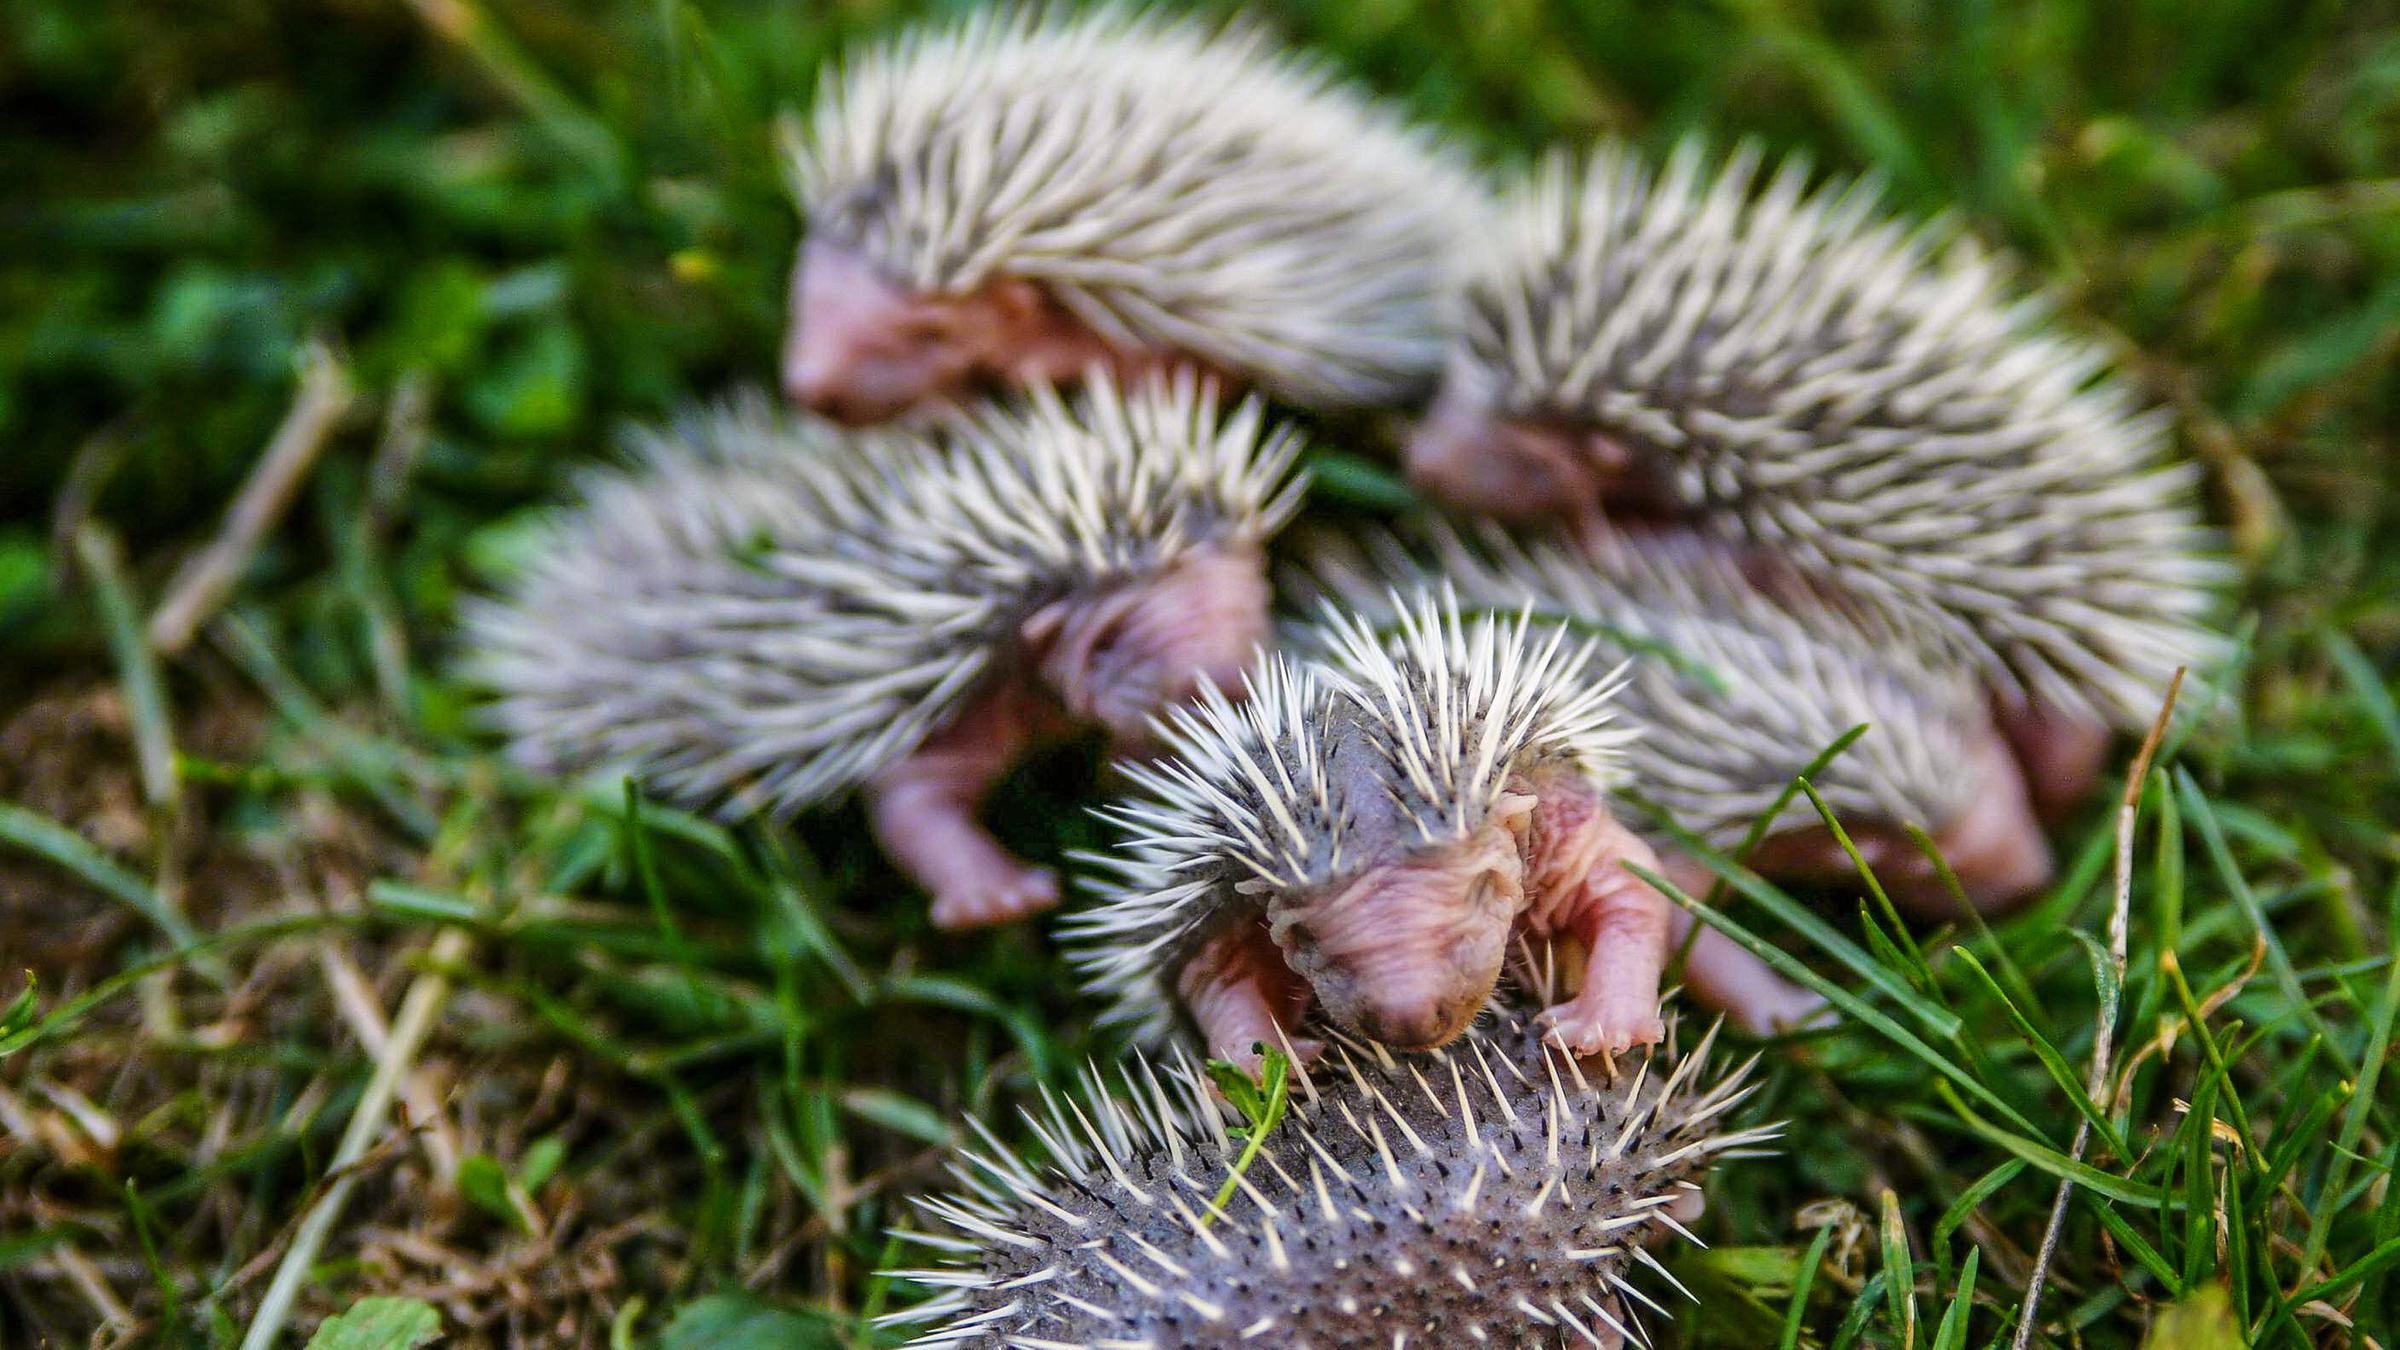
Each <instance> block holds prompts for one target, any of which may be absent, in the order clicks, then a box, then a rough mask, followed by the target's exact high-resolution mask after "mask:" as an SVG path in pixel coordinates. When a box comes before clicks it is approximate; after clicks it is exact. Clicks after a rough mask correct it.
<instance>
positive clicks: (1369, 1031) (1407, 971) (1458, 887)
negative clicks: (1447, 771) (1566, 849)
mask: <svg viewBox="0 0 2400 1350" xmlns="http://www.w3.org/2000/svg"><path fill="white" fill-rule="evenodd" d="M1355 786H1356V787H1358V788H1360V789H1365V790H1373V785H1371V784H1358V785H1355ZM1532 804H1533V799H1532V798H1530V797H1527V796H1524V795H1523V794H1518V793H1509V794H1504V797H1503V799H1502V801H1501V803H1500V804H1499V806H1498V808H1497V809H1496V810H1495V812H1494V816H1493V818H1492V819H1491V820H1489V821H1487V822H1485V823H1484V824H1481V825H1478V826H1476V827H1474V828H1473V829H1471V830H1470V831H1469V832H1468V833H1467V834H1466V835H1464V836H1463V837H1460V838H1456V839H1449V840H1444V841H1442V842H1441V843H1439V844H1434V845H1419V846H1416V847H1413V848H1408V849H1405V850H1403V851H1401V852H1399V853H1398V854H1397V855H1396V856H1394V857H1391V858H1390V859H1388V860H1382V861H1376V862H1372V863H1369V864H1368V865H1366V866H1364V867H1362V868H1360V869H1359V870H1358V871H1357V872H1355V873H1352V874H1350V875H1347V876H1344V877H1341V878H1339V879H1336V880H1333V881H1329V882H1327V883H1326V884H1324V885H1322V886H1320V887H1317V888H1313V889H1309V890H1297V891H1283V892H1279V893H1277V894H1276V895H1275V896H1274V897H1273V898H1272V899H1271V900H1270V901H1269V902H1268V905H1267V926H1268V931H1269V933H1270V934H1271V935H1272V936H1273V938H1274V940H1275V945H1276V946H1277V947H1279V948H1281V949H1282V951H1283V954H1284V959H1285V961H1286V962H1288V963H1289V964H1290V965H1291V967H1292V969H1293V971H1294V972H1296V973H1297V974H1299V975H1300V976H1301V978H1303V979H1305V980H1307V981H1308V984H1309V987H1310V988H1311V990H1313V991H1314V993H1315V995H1316V998H1317V1002H1318V1004H1319V1005H1320V1006H1322V1007H1323V1008H1324V1010H1325V1014H1326V1016H1328V1017H1330V1018H1332V1019H1333V1021H1334V1023H1335V1024H1336V1025H1338V1026H1341V1027H1343V1028H1346V1029H1347V1030H1349V1031H1352V1032H1355V1033H1356V1034H1358V1035H1361V1036H1365V1037H1367V1038H1368V1039H1370V1040H1373V1041H1376V1042H1378V1043H1380V1044H1383V1045H1388V1046H1391V1047H1393V1048H1394V1049H1400V1050H1424V1049H1430V1048H1432V1047H1434V1046H1439V1045H1446V1044H1448V1043H1449V1042H1451V1041H1453V1040H1455V1039H1457V1038H1458V1037H1459V1036H1460V1035H1462V1034H1463V1033H1464V1032H1465V1031H1466V1029H1467V1028H1468V1027H1469V1026H1470V1025H1472V1024H1473V1023H1474V1021H1475V1018H1476V1016H1477V1015H1478V1014H1479V1013H1481V1012H1482V1011H1483V1009H1484V1007H1485V1006H1486V1005H1487V1004H1488V1003H1489V1002H1490V1001H1491V997H1492V991H1493V989H1494V988H1496V987H1497V986H1498V984H1499V982H1500V971H1501V967H1502V966H1503V965H1504V964H1505V963H1506V961H1507V957H1508V938H1509V932H1510V930H1511V929H1512V928H1513V927H1514V925H1515V923H1516V920H1517V917H1518V915H1519V914H1521V913H1522V912H1523V910H1524V907H1525V869H1524V861H1523V855H1522V853H1521V852H1520V848H1521V841H1522V837H1523V834H1524V829H1525V825H1524V822H1525V818H1526V815H1527V813H1528V812H1529V811H1530V809H1531V807H1532Z"/></svg>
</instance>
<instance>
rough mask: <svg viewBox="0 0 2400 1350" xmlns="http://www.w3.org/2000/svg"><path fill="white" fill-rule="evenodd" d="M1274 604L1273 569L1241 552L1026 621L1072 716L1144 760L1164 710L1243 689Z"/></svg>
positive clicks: (1206, 551) (1080, 599)
mask: <svg viewBox="0 0 2400 1350" xmlns="http://www.w3.org/2000/svg"><path fill="white" fill-rule="evenodd" d="M1269 602H1270V596H1269V594H1268V590H1267V575H1266V565H1265V563H1264V561H1263V560H1262V559H1261V558H1260V557H1259V555H1258V551H1257V550H1256V549H1255V548H1253V547H1250V546H1248V545H1245V544H1240V543H1235V544H1230V545H1221V546H1215V547H1208V548H1202V549H1195V550H1193V551H1191V552H1188V553H1186V554H1184V555H1183V556H1182V557H1180V558H1178V559H1176V560H1175V561H1174V562H1173V563H1171V564H1169V565H1168V566H1166V567H1165V568H1163V569H1161V570H1159V571H1157V572H1155V573H1152V574H1149V575H1147V576H1144V577H1141V578H1140V579H1138V580H1134V581H1128V582H1123V583H1120V584H1118V585H1116V586H1114V587H1111V588H1109V589H1107V590H1105V591H1102V592H1100V593H1098V594H1094V595H1081V596H1074V597H1069V598H1066V599H1061V600H1056V601H1053V602H1051V603H1050V604H1048V605H1044V606H1043V607H1042V608H1040V609H1039V610H1036V611H1035V612H1034V613H1033V615H1032V617H1030V618H1029V619H1027V620H1026V621H1025V624H1024V627H1023V629H1022V636H1023V637H1024V639H1025V640H1026V642H1027V644H1028V645H1029V646H1030V647H1031V648H1032V649H1033V650H1034V652H1035V653H1036V654H1037V658H1036V659H1037V664H1038V666H1039V668H1040V670H1041V673H1042V678H1043V680H1044V681H1045V682H1046V683H1047V684H1048V685H1049V686H1050V688H1051V689H1052V690H1053V691H1055V692H1056V693H1057V695H1058V697H1059V700H1060V701H1061V702H1062V703H1064V704H1065V705H1066V707H1067V711H1068V712H1070V713H1072V714H1074V715H1075V717H1076V718H1077V719H1079V720H1083V721H1092V722H1098V723H1099V724H1101V725H1102V726H1104V727H1106V728H1108V731H1109V734H1110V736H1111V737H1112V738H1113V740H1114V741H1115V743H1116V745H1117V747H1118V749H1119V750H1120V751H1125V752H1138V751H1139V750H1140V749H1142V748H1143V747H1144V746H1146V745H1147V744H1148V743H1149V734H1150V730H1151V719H1152V718H1154V717H1155V716H1157V714H1158V712H1159V710H1160V709H1162V708H1171V707H1174V706H1176V705H1178V704H1182V703H1186V702H1189V701H1190V700H1191V699H1193V698H1195V697H1197V696H1198V695H1199V693H1200V692H1201V691H1202V690H1203V689H1215V690H1220V691H1230V690H1234V689H1238V688H1240V687H1241V679H1242V672H1243V671H1244V670H1245V669H1247V668H1248V667H1249V665H1250V663H1251V661H1252V659H1253V658H1254V657H1256V655H1257V654H1258V649H1259V646H1260V644H1261V643H1263V642H1265V641H1266V639H1267V609H1268V605H1269Z"/></svg>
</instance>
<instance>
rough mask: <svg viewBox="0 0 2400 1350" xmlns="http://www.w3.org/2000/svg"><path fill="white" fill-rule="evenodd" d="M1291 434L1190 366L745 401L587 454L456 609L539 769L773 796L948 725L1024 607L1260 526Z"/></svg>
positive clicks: (1277, 492)
mask: <svg viewBox="0 0 2400 1350" xmlns="http://www.w3.org/2000/svg"><path fill="white" fill-rule="evenodd" d="M1297 451H1298V443H1297V439H1296V437H1295V436H1294V435H1293V434H1292V433H1291V432H1290V431H1288V430H1286V429H1281V428H1275V429H1270V428H1269V427H1267V426H1266V424H1265V420H1264V414H1263V412H1262V411H1261V409H1260V408H1259V406H1258V405H1257V403H1256V402H1255V401H1251V402H1245V403H1243V404H1242V405H1241V406H1239V407H1238V408H1236V409H1235V410H1234V411H1232V412H1231V413H1230V414H1221V413H1220V410H1219V408H1218V404H1217V399H1216V396H1215V395H1214V393H1213V392H1211V391H1210V389H1208V388H1207V387H1206V386H1205V385H1204V384H1203V383H1202V382H1200V381H1197V380H1195V379H1192V378H1190V377H1188V376H1185V377H1181V378H1178V379H1175V380H1173V381H1171V382H1170V381H1153V382H1149V383H1146V384H1144V385H1142V386H1140V387H1138V388H1137V389H1135V390H1133V391H1132V392H1130V393H1121V392H1120V391H1119V390H1118V389H1117V388H1116V386H1115V385H1114V384H1113V383H1111V382H1109V381H1107V380H1105V379H1102V380H1096V381H1095V382H1094V383H1093V384H1092V385H1091V386H1090V387H1089V388H1088V389H1087V390H1086V391H1085V392H1084V393H1083V394H1082V395H1080V396H1078V397H1077V398H1076V399H1075V400H1074V401H1073V402H1071V403H1070V402H1068V401H1066V400H1063V399H1061V398H1060V397H1058V396H1057V395H1056V394H1054V393H1051V392H1049V391H1047V390H1040V391H1036V392H1034V393H1033V394H1032V395H1030V396H1029V397H1028V398H1027V399H1026V400H1024V401H1023V402H1021V403H1019V404H1017V405H1014V406H1010V407H1005V408H992V409H987V410H985V411H983V412H981V413H980V414H978V415H977V416H976V417H975V418H974V419H973V420H971V421H963V422H960V423H957V424H955V425H953V426H950V427H948V428H945V429H943V430H941V431H939V432H935V433H928V434H925V435H906V436H900V435H892V436H879V437H864V438H861V437H845V436H843V435H842V434H840V433H837V432H834V431H832V430H830V429H828V428H826V427H824V426H822V425H821V424H818V423H814V422H808V421H799V420H792V419H786V418H779V417H777V415H776V414H774V413H773V412H772V411H771V410H770V409H769V408H767V406H766V405H765V404H764V403H763V402H762V401H758V400H751V401H748V402H742V403H737V404H734V405H731V406H729V407H726V408H723V409H719V410H715V411H711V412H707V413H702V414H698V415H695V416H692V417H689V418H687V419H685V420H684V421H683V422H682V423H680V424H679V425H678V426H676V427H675V428H674V429H672V430H670V431H667V432H663V433H652V434H650V435H648V436H646V437H644V438H642V440H641V441H640V443H639V444H638V445H637V447H636V460H637V463H636V465H635V467H633V468H632V469H630V470H626V471H615V472H608V473H603V474H598V475H594V476H593V477H591V478H590V479H588V480H587V481H586V482H585V484H584V487H583V494H582V496H583V500H582V502H581V503H580V504H579V505H578V506H577V507H576V508H574V509H573V510H571V511H568V512H566V513H564V514H562V515H561V516H560V517H559V519H558V520H557V521H556V523H555V524H554V525H553V526H552V528H551V530H550V533H549V535H548V537H547V538H546V539H545V540H543V541H542V543H541V545H540V546H539V548H538V549H537V550H536V552H535V554H534V557H533V561H532V563H531V564H530V566H529V567H528V568H527V569H526V571H525V573H524V575H523V576H521V577H520V578H518V580H517V582H516V584H515V587H514V589H513V591H512V592H511V594H509V595H508V596H507V597H506V598H505V599H502V600H498V601H486V602H482V603H480V604H477V605H476V606H474V607H473V608H471V609H470V611H469V613H468V620H467V622H468V635H469V639H470V643H471V645H472V648H473V655H472V657H471V670H472V673H473V674H474V675H475V676H476V678H478V679H479V681H480V682H482V683H483V684H485V685H487V686H488V687H490V688H492V689H494V690H495V691H496V692H497V693H498V695H499V697H498V699H497V701H496V703H495V704H494V707H493V710H492V711H493V717H494V719H495V721H496V722H497V723H498V724H499V726H500V727H501V728H502V729H503V730H504V731H506V732H507V733H508V734H509V736H510V737H511V738H512V739H513V740H514V742H515V750H516V753H517V755H518V756H519V758H520V759H522V760H524V761H525V762H527V763H529V764H531V765H532V766H534V767H536V768H538V769H541V770H544V771H548V772H561V771H572V770H581V769H589V768H603V767H604V768H610V769H619V770H624V771H628V772H631V773H633V774H635V775H636V776H637V777H639V778H641V779H643V780H644V781H645V782H647V783H648V784H649V785H650V786H651V787H652V788H653V789H654V790H656V791H659V792H661V793H662V794H664V795H667V796H670V797H674V798H677V799H680V800H685V801H689V802H692V803H695V804H719V805H721V806H722V807H723V808H724V810H725V811H726V812H727V813H728V814H735V815H740V814H750V813H753V812H759V811H766V812H771V813H775V814H779V815H780V814H786V813H789V812H791V811H793V810H796V809H798V808H800V807H802V806H805V805H807V804H809V803H810V802H813V801H815V800H817V799H819V798H822V797H824V796H826V795H828V794H830V793H833V792H836V791H840V790H842V789H845V788H847V787H850V786H852V785H854V784H856V783H858V782H859V781H861V780H862V779H864V778H866V777H867V776H869V775H871V774H873V773H875V772H876V771H877V770H879V769H881V768H883V767H885V766H886V765H888V764H890V763H891V762H893V761H894V760H896V759H898V758H899V757H901V756H903V755H905V754H907V753H908V752H909V751H910V750H911V749H913V748H915V746H916V745H918V744H919V743H920V742H921V741H923V740H924V738H925V737H926V736H927V735H928V734H930V733H931V732H932V731H933V730H935V729H936V728H938V727H940V726H942V725H943V724H944V723H945V722H946V721H947V720H948V719H949V718H951V717H952V716H953V715H955V713H956V712H957V711H958V709H959V707H960V706H961V704H962V703H963V702H964V701H965V700H966V699H967V698H968V697H969V696H970V695H971V694H973V693H974V692H975V691H976V690H977V689H978V688H979V686H980V685H981V684H982V683H983V682H984V681H985V680H986V679H987V677H990V676H992V675H993V674H994V673H995V671H996V666H997V663H998V662H1000V661H1001V660H1002V659H1003V657H1004V654H1005V653H1006V652H1007V651H1008V650H1009V649H1010V648H1011V646H1012V645H1013V644H1014V643H1015V640H1016V635H1017V631H1018V628H1019V626H1020V625H1021V624H1022V622H1023V621H1024V619H1025V618H1026V617H1027V616H1028V615H1029V614H1030V613H1031V612H1032V611H1033V609H1035V608H1036V607H1038V606H1040V605H1042V604H1045V603H1047V602H1049V601H1051V600H1054V599H1057V598H1060V597H1062V596H1067V595H1071V594H1075V593H1078V592H1086V591H1097V590H1101V589H1105V588H1107V587H1110V586H1115V585H1120V584H1125V583H1127V582H1131V581H1136V580H1138V579H1140V578H1142V577H1144V576H1146V575H1153V574H1155V573H1157V572H1158V571H1159V570H1161V569H1163V568H1166V567H1168V566H1171V565H1172V564H1174V563H1175V562H1176V561H1177V560H1178V559H1180V558H1181V557H1183V556H1185V555H1186V554H1187V553H1189V552H1190V551H1191V550H1193V549H1196V548H1202V547H1211V546H1232V547H1252V546H1256V545H1257V544H1259V543H1261V542H1262V541H1263V540H1264V539H1265V537H1266V536H1267V535H1269V534H1271V533H1272V532H1273V531H1274V530H1275V529H1276V528H1277V527H1278V526H1280V524H1281V523H1282V521H1283V520H1284V519H1285V518H1286V517H1287V516H1289V514H1290V513H1291V511H1292V509H1293V508H1294V506H1295V505H1296V503H1297V498H1298V493H1299V490H1300V485H1299V483H1298V482H1297V481H1296V480H1295V479H1294V478H1293V476H1292V473H1291V466H1292V461H1293V458H1294V457H1295V455H1296V454H1297Z"/></svg>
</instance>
